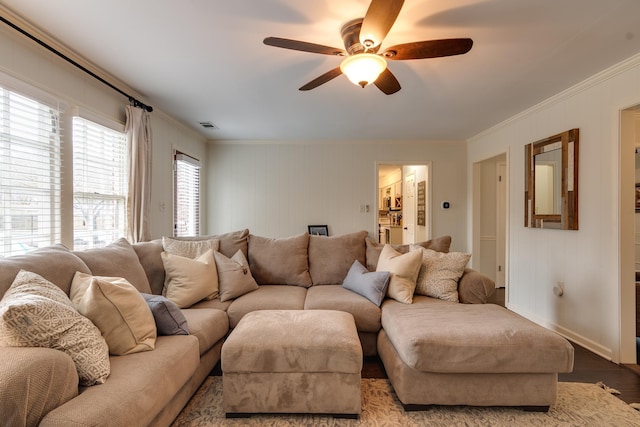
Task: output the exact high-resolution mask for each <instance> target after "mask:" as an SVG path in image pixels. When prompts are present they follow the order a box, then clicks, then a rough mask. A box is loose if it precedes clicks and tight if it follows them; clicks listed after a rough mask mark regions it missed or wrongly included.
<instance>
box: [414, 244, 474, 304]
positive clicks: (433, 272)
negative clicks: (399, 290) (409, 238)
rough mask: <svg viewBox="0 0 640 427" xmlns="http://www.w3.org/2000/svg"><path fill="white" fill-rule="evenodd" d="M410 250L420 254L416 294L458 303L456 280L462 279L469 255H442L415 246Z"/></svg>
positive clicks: (460, 253)
mask: <svg viewBox="0 0 640 427" xmlns="http://www.w3.org/2000/svg"><path fill="white" fill-rule="evenodd" d="M411 250H412V251H413V250H416V251H421V252H422V262H421V267H420V273H419V274H418V280H417V282H416V293H417V294H420V295H426V296H429V297H433V298H439V299H441V300H445V301H453V302H458V280H460V277H462V274H463V273H464V268H465V266H466V265H467V263H468V262H469V259H470V258H471V254H465V253H462V252H449V253H447V254H444V253H442V252H436V251H433V250H431V249H424V248H422V247H420V246H415V245H411Z"/></svg>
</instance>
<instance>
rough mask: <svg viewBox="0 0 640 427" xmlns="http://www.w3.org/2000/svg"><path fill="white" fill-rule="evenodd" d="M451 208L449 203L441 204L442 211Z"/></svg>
mask: <svg viewBox="0 0 640 427" xmlns="http://www.w3.org/2000/svg"><path fill="white" fill-rule="evenodd" d="M450 207H451V203H449V202H442V209H449V208H450Z"/></svg>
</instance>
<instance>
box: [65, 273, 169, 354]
mask: <svg viewBox="0 0 640 427" xmlns="http://www.w3.org/2000/svg"><path fill="white" fill-rule="evenodd" d="M69 294H70V295H69V296H70V297H71V301H72V302H73V304H74V305H75V307H76V309H78V311H79V312H80V314H82V315H83V316H85V317H88V318H89V320H91V321H92V322H93V323H94V324H95V325H96V326H97V327H98V329H100V332H102V336H103V337H104V339H105V340H106V341H107V345H108V346H109V353H111V354H113V355H116V356H122V355H125V354H132V353H138V352H141V351H149V350H153V349H154V348H155V345H156V322H155V319H154V318H153V314H152V313H151V309H150V308H149V306H148V305H147V302H146V301H145V299H144V298H143V296H142V295H141V294H140V292H138V290H137V289H136V288H135V287H134V286H133V285H132V284H131V283H129V282H128V281H127V280H126V279H123V278H121V277H104V276H92V275H90V274H85V273H81V272H79V271H78V272H77V273H76V274H75V276H73V281H72V282H71V290H70V291H69Z"/></svg>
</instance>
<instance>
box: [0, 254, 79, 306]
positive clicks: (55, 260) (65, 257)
mask: <svg viewBox="0 0 640 427" xmlns="http://www.w3.org/2000/svg"><path fill="white" fill-rule="evenodd" d="M22 269H24V270H26V271H31V272H33V273H36V274H38V275H40V276H42V277H44V278H45V279H47V280H48V281H50V282H51V283H53V284H54V285H56V286H58V287H59V288H60V289H62V291H63V292H64V293H65V294H67V295H69V289H70V288H71V281H72V280H73V275H74V274H76V271H82V272H83V273H91V270H89V267H87V264H85V263H84V261H82V260H81V259H80V258H78V257H77V256H76V255H75V254H73V253H72V252H71V251H69V249H67V248H66V247H64V246H63V245H54V246H49V247H46V248H41V249H36V250H34V251H32V252H29V253H28V254H25V255H15V256H12V257H7V258H0V298H2V295H4V293H5V292H6V290H7V289H9V286H11V284H12V283H13V279H15V277H16V275H17V274H18V272H19V271H20V270H22Z"/></svg>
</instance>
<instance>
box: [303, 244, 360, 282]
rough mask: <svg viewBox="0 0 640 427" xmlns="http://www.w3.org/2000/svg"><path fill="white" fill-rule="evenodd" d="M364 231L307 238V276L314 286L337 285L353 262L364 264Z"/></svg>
mask: <svg viewBox="0 0 640 427" xmlns="http://www.w3.org/2000/svg"><path fill="white" fill-rule="evenodd" d="M366 237H367V232H366V231H358V232H356V233H350V234H343V235H341V236H309V274H310V275H311V280H312V281H313V284H314V285H339V284H341V283H342V282H343V280H344V278H345V277H346V276H347V273H348V272H349V269H350V268H351V265H352V264H353V261H354V260H358V261H360V263H361V264H364V263H365V249H366V248H365V244H364V240H365V238H366Z"/></svg>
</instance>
